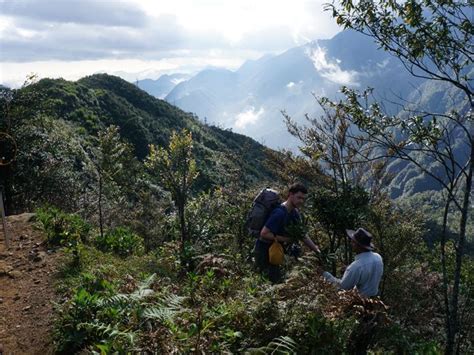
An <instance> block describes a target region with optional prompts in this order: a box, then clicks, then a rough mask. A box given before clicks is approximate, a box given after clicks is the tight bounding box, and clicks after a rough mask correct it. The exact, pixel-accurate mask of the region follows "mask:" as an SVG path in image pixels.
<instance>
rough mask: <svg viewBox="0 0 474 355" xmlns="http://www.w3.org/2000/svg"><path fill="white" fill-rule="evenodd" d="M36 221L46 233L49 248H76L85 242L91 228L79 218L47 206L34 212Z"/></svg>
mask: <svg viewBox="0 0 474 355" xmlns="http://www.w3.org/2000/svg"><path fill="white" fill-rule="evenodd" d="M36 219H37V221H38V222H39V223H40V225H41V228H42V229H43V230H44V231H45V233H46V242H47V243H48V245H49V246H67V247H76V246H77V244H78V243H80V242H82V243H84V242H86V241H87V238H88V236H89V233H90V230H91V227H90V225H89V224H88V223H86V222H85V221H84V220H83V219H82V218H81V217H80V216H78V215H76V214H73V213H65V212H63V211H61V210H60V209H58V208H56V207H53V206H47V207H43V208H39V209H37V210H36Z"/></svg>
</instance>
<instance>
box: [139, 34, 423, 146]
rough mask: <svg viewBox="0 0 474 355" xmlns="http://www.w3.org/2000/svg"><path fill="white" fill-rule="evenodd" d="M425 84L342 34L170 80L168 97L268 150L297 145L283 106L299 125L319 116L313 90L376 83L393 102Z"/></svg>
mask: <svg viewBox="0 0 474 355" xmlns="http://www.w3.org/2000/svg"><path fill="white" fill-rule="evenodd" d="M180 78H182V77H180ZM170 79H171V80H172V79H173V77H172V76H169V75H166V76H163V77H161V78H159V79H158V80H157V81H156V82H150V81H141V82H139V84H138V85H139V87H141V88H143V89H144V90H146V91H147V92H149V93H150V94H152V95H154V96H156V97H163V95H164V91H163V89H164V88H165V87H166V88H171V85H169V83H170V81H171V80H170ZM175 82H177V81H175ZM422 82H423V80H421V79H417V78H414V77H413V76H411V75H410V74H409V73H408V72H407V71H406V70H405V68H404V67H403V65H402V63H401V62H400V61H399V60H398V59H397V58H394V57H393V56H390V55H389V54H387V53H386V52H384V51H383V50H381V49H379V48H377V45H376V44H375V43H374V42H373V40H372V39H370V38H368V37H365V36H363V35H361V34H359V33H357V32H354V31H343V32H341V33H339V34H337V35H336V36H335V37H333V38H332V39H329V40H317V41H312V42H309V43H307V44H305V45H302V46H299V47H295V48H291V49H289V50H287V51H285V52H284V53H281V54H279V55H266V56H263V57H262V58H260V59H258V60H249V61H247V62H245V63H244V64H243V65H242V66H241V67H240V68H239V69H237V70H236V71H231V70H227V69H222V68H214V69H206V70H203V71H201V72H199V73H197V74H196V75H194V76H192V77H190V78H188V79H187V80H182V81H180V82H179V83H177V84H176V85H174V86H173V87H172V88H171V89H170V91H169V93H168V94H166V96H165V100H166V101H168V102H169V103H171V104H173V105H176V106H178V107H180V108H181V109H183V110H184V111H187V112H193V113H195V114H196V115H197V116H198V117H199V118H200V119H201V120H203V121H206V122H208V123H212V124H215V125H218V126H220V127H223V128H227V129H232V130H233V131H236V132H239V133H242V134H245V135H248V136H250V137H252V138H254V139H256V140H257V141H259V142H261V143H263V144H265V145H267V146H269V147H271V148H290V149H295V148H296V146H297V144H298V143H297V142H296V140H295V139H293V138H292V137H290V136H289V135H288V132H287V129H286V126H285V124H284V122H283V115H282V114H281V111H282V110H284V111H286V112H287V113H288V114H289V115H290V116H291V117H292V118H294V119H295V120H296V121H299V122H304V121H305V118H304V116H305V114H309V115H310V116H311V117H317V116H318V115H320V114H321V112H322V111H321V109H320V107H318V104H317V102H316V100H315V98H314V96H313V94H314V95H317V96H327V97H329V98H334V97H337V95H338V91H339V90H340V87H341V86H343V85H345V86H349V87H354V88H360V89H363V88H366V87H373V88H375V93H376V95H378V97H380V98H389V99H390V100H389V101H391V102H392V101H393V102H395V101H397V99H398V98H406V97H408V96H409V94H410V93H411V92H412V91H413V90H414V89H415V88H417V87H419V85H420V84H421V83H422ZM164 83H167V85H164ZM386 106H387V109H389V110H391V112H393V113H396V111H397V109H398V108H397V105H395V104H392V103H388V102H387V104H386Z"/></svg>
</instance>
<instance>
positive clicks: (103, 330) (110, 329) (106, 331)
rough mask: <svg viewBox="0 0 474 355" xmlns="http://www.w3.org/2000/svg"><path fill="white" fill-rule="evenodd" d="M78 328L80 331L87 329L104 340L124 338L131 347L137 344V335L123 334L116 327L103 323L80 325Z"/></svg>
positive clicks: (131, 333)
mask: <svg viewBox="0 0 474 355" xmlns="http://www.w3.org/2000/svg"><path fill="white" fill-rule="evenodd" d="M77 327H78V329H85V330H87V331H88V332H94V333H95V334H97V335H99V336H100V337H102V338H107V339H116V338H123V339H126V340H127V341H128V342H129V343H130V344H131V345H133V344H134V343H135V333H133V332H123V331H121V330H119V329H118V328H117V326H116V325H111V324H103V323H80V324H78V326H77Z"/></svg>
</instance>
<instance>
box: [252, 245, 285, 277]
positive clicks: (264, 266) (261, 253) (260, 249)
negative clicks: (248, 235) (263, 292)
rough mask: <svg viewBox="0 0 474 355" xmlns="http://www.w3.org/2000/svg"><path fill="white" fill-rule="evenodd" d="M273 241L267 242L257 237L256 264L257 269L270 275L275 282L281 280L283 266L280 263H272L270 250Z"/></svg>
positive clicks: (267, 275)
mask: <svg viewBox="0 0 474 355" xmlns="http://www.w3.org/2000/svg"><path fill="white" fill-rule="evenodd" d="M270 245H271V243H266V242H264V241H261V240H260V239H257V240H256V242H255V266H256V267H257V270H258V271H259V272H260V273H262V274H263V275H265V276H266V277H268V279H269V280H270V281H271V282H273V283H279V282H281V268H280V265H272V264H270V260H269V254H268V250H269V249H270Z"/></svg>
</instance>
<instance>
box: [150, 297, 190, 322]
mask: <svg viewBox="0 0 474 355" xmlns="http://www.w3.org/2000/svg"><path fill="white" fill-rule="evenodd" d="M185 299H186V297H180V296H176V295H169V296H166V297H164V298H163V299H162V300H161V305H160V306H158V307H150V308H147V309H145V310H144V312H143V316H144V317H145V318H146V319H155V320H158V321H160V322H166V321H171V320H172V319H173V318H174V316H175V315H176V314H178V313H182V312H184V311H186V308H184V307H183V306H182V303H183V301H184V300H185Z"/></svg>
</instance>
